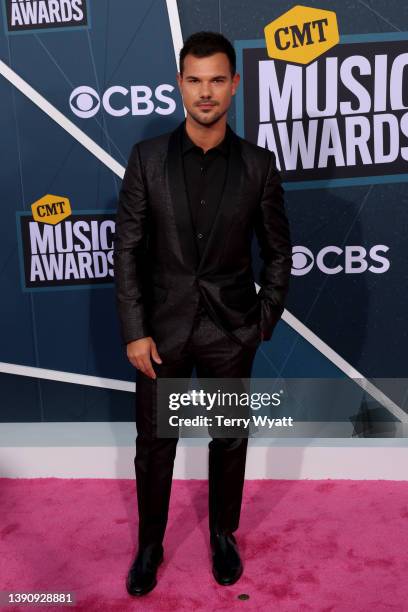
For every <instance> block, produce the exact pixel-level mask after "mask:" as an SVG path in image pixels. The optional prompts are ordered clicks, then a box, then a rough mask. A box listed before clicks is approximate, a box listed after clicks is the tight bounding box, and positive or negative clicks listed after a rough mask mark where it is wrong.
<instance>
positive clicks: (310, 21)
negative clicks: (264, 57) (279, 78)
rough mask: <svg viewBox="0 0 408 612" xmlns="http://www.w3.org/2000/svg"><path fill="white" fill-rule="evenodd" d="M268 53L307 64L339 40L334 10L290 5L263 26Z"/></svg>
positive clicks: (285, 59) (282, 58)
mask: <svg viewBox="0 0 408 612" xmlns="http://www.w3.org/2000/svg"><path fill="white" fill-rule="evenodd" d="M264 32H265V41H266V48H267V51H268V55H269V57H272V58H274V59H280V60H284V61H286V62H295V63H296V64H309V63H310V62H311V61H313V60H314V59H316V58H317V57H319V55H322V53H325V52H326V51H328V49H331V47H334V45H337V43H338V42H339V40H340V37H339V29H338V26H337V17H336V13H334V12H333V11H323V10H321V9H314V8H310V7H308V6H300V5H298V6H294V7H293V8H292V9H290V11H288V12H287V13H284V14H283V15H281V16H280V17H278V19H275V20H274V21H271V23H269V24H268V25H267V26H266V27H265V28H264Z"/></svg>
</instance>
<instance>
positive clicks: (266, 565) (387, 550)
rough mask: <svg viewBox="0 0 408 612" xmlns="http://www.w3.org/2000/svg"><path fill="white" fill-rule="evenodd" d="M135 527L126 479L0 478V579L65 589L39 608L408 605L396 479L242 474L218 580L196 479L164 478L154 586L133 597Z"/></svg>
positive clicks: (8, 585)
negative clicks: (231, 560) (129, 586)
mask: <svg viewBox="0 0 408 612" xmlns="http://www.w3.org/2000/svg"><path fill="white" fill-rule="evenodd" d="M136 527H137V513H136V493H135V483H134V481H131V480H88V479H83V480H76V479H75V480H71V479H58V478H41V479H0V534H1V539H0V542H1V554H0V590H11V591H26V592H27V591H68V590H70V591H74V592H75V594H76V599H77V604H76V606H74V607H70V608H65V607H64V608H62V607H61V606H58V607H56V606H47V607H42V608H41V609H44V610H48V611H50V610H60V611H61V610H62V609H75V610H86V611H93V610H103V611H104V612H107V611H109V612H110V611H111V610H120V611H121V612H124V611H126V610H143V611H144V610H154V611H158V610H160V611H161V610H164V611H166V610H178V611H180V610H268V611H269V610H277V611H279V612H281V611H282V612H286V611H295V610H296V611H300V610H311V611H313V612H315V611H321V612H323V611H324V612H329V611H330V612H340V611H341V612H343V611H344V612H346V611H347V612H350V611H352V612H360V611H361V612H368V611H370V612H371V611H375V612H381V611H383V610H384V611H389V610H397V611H406V610H407V609H408V580H407V575H408V483H405V482H394V481H392V482H390V481H352V480H340V481H339V480H324V481H316V480H314V481H312V480H309V481H287V480H285V481H276V480H272V481H271V480H257V481H247V482H246V483H245V492H244V504H243V509H242V515H241V524H240V528H239V530H238V531H237V533H236V536H237V540H238V543H239V545H240V549H241V552H242V557H243V561H244V565H245V568H244V575H243V576H242V578H241V579H240V581H239V582H237V583H236V584H235V585H233V586H230V587H222V586H219V585H218V584H217V583H216V582H215V581H214V579H213V577H212V574H211V570H210V551H209V543H208V536H207V483H206V482H205V481H200V480H193V481H180V480H178V481H177V480H175V481H174V482H173V490H172V498H171V507H170V518H169V525H168V529H167V533H166V538H165V541H164V563H163V564H162V565H161V566H160V568H159V571H158V585H157V587H156V588H155V589H154V590H153V591H152V592H151V593H149V594H148V595H147V596H145V597H143V598H140V599H134V598H132V597H130V596H128V594H127V592H126V589H125V576H126V573H127V570H128V567H129V565H130V562H131V560H132V557H133V553H134V551H135V546H136V533H137V532H136ZM240 594H246V595H248V596H249V599H244V600H242V599H239V598H238V596H239V595H240ZM4 609H5V610H6V609H7V610H29V609H33V610H34V609H39V608H38V607H36V608H33V607H32V606H24V607H21V606H20V607H17V606H14V607H13V606H9V607H7V608H4Z"/></svg>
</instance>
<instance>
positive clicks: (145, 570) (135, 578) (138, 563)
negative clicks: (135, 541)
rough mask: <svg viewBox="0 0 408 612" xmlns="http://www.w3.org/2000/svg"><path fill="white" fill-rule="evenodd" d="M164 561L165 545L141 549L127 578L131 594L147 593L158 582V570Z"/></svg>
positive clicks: (127, 586) (127, 585) (127, 587)
mask: <svg viewBox="0 0 408 612" xmlns="http://www.w3.org/2000/svg"><path fill="white" fill-rule="evenodd" d="M162 561H163V547H162V546H160V547H157V546H156V547H154V548H153V547H150V548H145V549H143V550H139V552H138V553H137V555H136V557H135V560H134V561H133V563H132V566H131V568H130V570H129V573H128V575H127V579H126V589H127V592H128V593H129V595H136V596H140V595H145V594H146V593H149V592H150V591H152V590H153V589H154V587H155V586H156V584H157V580H156V572H157V568H158V567H159V565H160V563H161V562H162Z"/></svg>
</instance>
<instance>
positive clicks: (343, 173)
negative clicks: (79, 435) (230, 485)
mask: <svg viewBox="0 0 408 612" xmlns="http://www.w3.org/2000/svg"><path fill="white" fill-rule="evenodd" d="M0 2H1V5H0V12H1V20H2V28H1V30H0V60H1V61H0V96H1V97H0V100H1V113H0V126H1V144H0V147H1V152H2V154H1V159H2V163H1V165H0V185H1V207H2V215H1V224H0V280H1V304H0V309H1V316H0V337H1V342H0V362H1V364H0V402H1V410H0V419H1V421H2V422H37V421H61V422H67V421H130V420H132V419H133V418H134V410H135V406H134V394H133V393H132V391H131V390H132V385H134V380H135V371H134V369H133V368H132V366H130V364H129V363H128V362H127V359H126V356H125V352H124V348H123V346H122V345H121V341H120V336H119V327H118V321H117V314H116V307H115V296H114V286H113V277H114V268H113V257H112V255H113V240H114V235H115V209H116V204H117V198H118V192H119V189H120V184H121V177H122V176H123V171H124V168H125V166H126V163H127V159H128V156H129V153H130V150H131V147H132V145H133V144H134V143H135V142H137V141H139V140H142V139H144V138H148V137H151V136H155V135H158V134H161V133H164V132H167V131H169V130H172V129H174V128H175V127H176V126H177V125H178V124H179V122H180V121H182V120H183V119H184V110H183V105H182V101H181V98H180V95H179V92H178V89H177V84H176V71H177V64H176V59H175V53H176V52H177V51H178V49H179V45H180V42H181V38H180V37H179V36H178V34H179V28H180V27H181V33H182V37H183V38H184V39H185V38H187V36H188V35H190V34H191V33H193V32H195V31H198V30H213V31H220V32H222V33H223V34H224V35H225V36H227V37H228V38H229V39H230V40H231V41H232V42H233V44H234V46H235V49H236V52H237V65H238V71H239V72H240V74H241V85H240V88H239V91H238V94H237V96H236V98H235V103H234V106H233V108H231V112H230V116H229V123H230V125H231V127H232V128H233V129H234V130H235V131H236V132H237V133H238V134H239V135H240V136H242V137H244V138H246V139H248V140H250V141H251V142H254V143H256V144H258V145H259V146H261V147H265V148H268V149H269V150H271V151H274V153H275V155H276V159H277V164H278V168H279V170H280V172H281V175H282V180H283V182H284V187H285V191H286V208H287V213H288V216H289V220H290V225H291V230H292V237H293V245H294V247H293V268H292V277H291V288H290V293H289V298H288V303H287V310H286V311H285V313H284V317H283V319H282V321H281V322H280V323H279V324H278V326H277V328H276V330H275V333H274V336H273V339H272V341H271V342H267V343H263V344H262V345H261V347H260V349H259V350H258V353H257V357H256V362H255V367H254V376H255V377H258V378H263V379H266V378H270V379H271V380H273V381H274V384H279V387H280V388H281V387H282V386H283V385H284V384H285V380H288V379H289V378H290V379H298V380H300V379H301V380H303V381H305V383H304V386H303V387H302V389H304V392H299V396H298V397H297V398H296V397H295V398H294V402H295V403H294V404H293V406H292V412H291V415H292V416H295V417H296V419H297V421H298V422H303V423H307V424H309V425H310V424H311V423H312V424H313V423H314V424H315V427H312V428H311V429H310V428H309V429H308V428H305V429H304V432H306V431H308V432H311V433H312V435H322V434H319V432H321V431H323V430H320V429H319V427H320V425H318V424H322V423H323V424H326V425H327V423H331V424H337V425H341V424H343V427H340V429H339V428H337V429H336V427H333V428H332V429H330V428H329V429H327V427H326V429H325V432H326V434H327V435H344V436H350V435H353V436H355V435H367V436H368V435H373V436H377V437H378V436H379V437H381V436H390V435H391V436H395V435H404V424H405V422H406V409H407V407H408V404H407V401H408V394H407V393H406V389H407V386H406V384H405V378H408V373H407V370H408V365H407V363H408V362H407V359H406V344H407V335H408V332H407V324H406V320H407V315H406V313H407V308H408V283H407V282H406V281H407V278H408V274H407V265H406V253H407V247H408V239H407V234H408V233H407V231H406V228H407V227H408V211H407V205H408V187H407V181H408V7H407V6H405V4H403V3H401V2H399V1H397V0H391V1H387V2H385V1H383V0H370V1H368V0H367V2H362V1H359V0H356V1H355V2H349V3H347V6H346V5H344V3H341V2H340V1H339V0H336V1H335V0H332V1H322V2H315V1H312V0H310V2H308V5H307V6H299V5H296V4H291V3H287V2H283V1H281V0H275V1H274V2H273V3H271V2H267V1H263V0H254V1H252V2H245V1H243V0H238V1H236V0H217V1H208V0H207V1H204V0H197V1H195V2H189V1H187V0H179V2H173V1H170V0H169V1H168V2H166V1H165V0H138V1H137V2H134V1H132V0H115V1H113V0H0ZM253 252H254V267H255V272H256V274H258V273H259V269H260V264H261V262H260V259H259V253H258V247H257V244H256V242H254V248H253ZM334 379H336V381H337V383H338V380H339V379H344V381H345V382H346V383H347V384H346V387H347V389H348V390H349V383H350V380H353V379H354V380H355V382H353V383H352V385H354V386H355V388H356V393H354V394H353V393H352V394H351V395H347V393H348V392H349V391H348V392H347V393H346V394H345V397H347V398H348V399H347V401H345V402H343V403H342V401H332V398H333V396H334V395H336V397H337V399H338V391H336V390H337V389H338V386H337V383H336V385H333V386H332V387H331V386H330V384H328V381H330V380H334ZM278 381H279V382H278ZM305 390H310V391H311V393H310V395H309V394H308V393H307V392H306V391H305ZM367 423H368V424H369V426H367ZM298 431H300V430H298ZM333 432H334V433H333ZM339 432H340V433H339Z"/></svg>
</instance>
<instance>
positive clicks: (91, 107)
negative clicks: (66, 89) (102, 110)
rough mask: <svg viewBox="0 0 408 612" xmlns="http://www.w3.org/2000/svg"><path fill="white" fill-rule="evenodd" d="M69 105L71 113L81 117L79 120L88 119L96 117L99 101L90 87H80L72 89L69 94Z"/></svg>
mask: <svg viewBox="0 0 408 612" xmlns="http://www.w3.org/2000/svg"><path fill="white" fill-rule="evenodd" d="M69 105H70V107H71V110H72V112H73V113H74V114H75V115H76V116H77V117H81V119H88V118H89V117H93V116H94V115H96V113H97V112H98V110H99V107H100V106H101V100H100V98H99V95H98V94H97V92H96V91H95V90H94V89H92V87H88V86H87V85H82V86H81V87H77V88H76V89H74V91H73V92H72V93H71V95H70V98H69Z"/></svg>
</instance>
